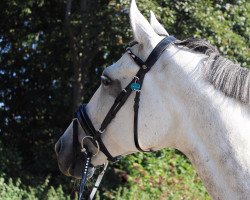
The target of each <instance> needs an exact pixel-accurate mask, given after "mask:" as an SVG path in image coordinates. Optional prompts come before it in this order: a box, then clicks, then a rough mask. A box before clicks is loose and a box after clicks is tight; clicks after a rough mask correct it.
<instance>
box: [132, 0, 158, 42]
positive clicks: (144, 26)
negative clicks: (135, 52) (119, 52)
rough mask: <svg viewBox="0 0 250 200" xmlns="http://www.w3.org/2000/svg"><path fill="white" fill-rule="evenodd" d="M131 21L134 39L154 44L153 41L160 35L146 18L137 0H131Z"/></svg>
mask: <svg viewBox="0 0 250 200" xmlns="http://www.w3.org/2000/svg"><path fill="white" fill-rule="evenodd" d="M130 23H131V26H132V30H133V34H134V39H135V40H136V41H137V42H139V43H141V44H145V45H148V44H152V42H151V41H152V40H153V41H154V40H156V39H157V38H158V37H159V36H158V35H157V34H156V33H155V31H154V30H153V28H152V26H151V25H150V24H149V22H148V21H147V20H146V18H145V17H144V16H143V15H142V14H141V13H140V11H139V10H138V8H137V5H136V2H135V0H132V1H131V7H130Z"/></svg>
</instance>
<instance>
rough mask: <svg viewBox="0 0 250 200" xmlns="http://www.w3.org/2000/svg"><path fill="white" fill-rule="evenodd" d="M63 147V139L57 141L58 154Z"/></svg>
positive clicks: (56, 150) (56, 149)
mask: <svg viewBox="0 0 250 200" xmlns="http://www.w3.org/2000/svg"><path fill="white" fill-rule="evenodd" d="M61 148H62V142H61V140H58V141H57V143H56V144H55V152H56V155H58V154H59V153H60V151H61Z"/></svg>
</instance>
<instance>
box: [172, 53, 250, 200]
mask: <svg viewBox="0 0 250 200" xmlns="http://www.w3.org/2000/svg"><path fill="white" fill-rule="evenodd" d="M179 53H180V55H178V54H179ZM176 56H181V57H182V59H181V60H182V61H180V59H179V60H178V65H179V66H180V65H181V68H182V70H183V73H184V74H186V75H187V76H185V75H183V76H182V77H183V79H182V80H181V79H180V78H179V77H178V80H177V79H176V80H175V81H177V82H178V81H181V82H182V83H180V82H179V84H180V85H184V87H183V88H182V89H180V91H179V92H180V94H181V97H179V98H180V99H179V100H180V102H182V103H180V104H182V105H180V107H181V108H184V110H182V111H181V116H182V117H181V118H182V125H180V128H179V130H178V131H177V134H178V133H179V135H178V136H177V138H178V140H179V141H175V142H174V145H173V146H174V147H176V148H177V149H179V150H181V151H182V152H183V153H184V154H185V155H186V156H187V157H188V158H189V159H190V160H191V162H192V163H193V164H194V166H195V167H196V169H197V171H198V174H199V175H200V177H201V179H202V180H203V182H204V184H205V186H206V188H207V190H208V192H209V193H210V195H211V196H212V197H213V198H214V199H247V198H249V196H250V159H249V156H250V123H249V121H250V107H249V105H244V104H242V103H241V102H239V101H237V100H235V99H230V98H228V97H226V96H225V95H224V94H222V93H221V92H220V91H217V90H215V89H214V88H213V86H212V85H211V84H210V83H208V82H206V81H205V79H204V77H203V76H202V69H201V67H202V65H203V64H202V63H203V58H204V57H201V56H198V55H196V54H194V53H191V52H187V51H181V52H178V53H177V54H176ZM195 56H196V58H195V59H193V61H192V62H185V60H186V61H187V60H190V58H191V57H195ZM185 58H186V59H185ZM173 62H175V58H174V57H173ZM175 63H176V62H175ZM187 63H189V64H187ZM190 63H193V65H192V64H190ZM190 76H193V77H199V78H196V79H195V78H192V79H190ZM185 77H186V80H185ZM188 77H189V78H188ZM183 83H185V84H183ZM188 83H189V84H188ZM177 84H178V83H177ZM181 90H182V91H181Z"/></svg>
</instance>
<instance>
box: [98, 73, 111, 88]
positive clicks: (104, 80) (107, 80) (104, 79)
mask: <svg viewBox="0 0 250 200" xmlns="http://www.w3.org/2000/svg"><path fill="white" fill-rule="evenodd" d="M101 81H102V84H103V85H105V86H108V85H110V84H111V83H112V80H111V79H110V78H108V77H107V76H103V75H102V76H101Z"/></svg>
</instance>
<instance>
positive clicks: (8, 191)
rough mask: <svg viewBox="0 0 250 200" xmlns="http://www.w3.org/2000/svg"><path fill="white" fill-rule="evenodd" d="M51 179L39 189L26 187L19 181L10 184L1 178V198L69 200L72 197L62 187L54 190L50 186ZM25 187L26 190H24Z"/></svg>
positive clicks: (5, 199) (16, 199) (11, 181)
mask: <svg viewBox="0 0 250 200" xmlns="http://www.w3.org/2000/svg"><path fill="white" fill-rule="evenodd" d="M48 183H49V179H48V178H47V179H46V180H45V182H44V183H43V184H42V185H41V186H39V187H37V188H34V187H24V186H23V185H22V182H21V181H20V180H19V179H18V180H17V181H16V182H13V180H12V179H9V181H8V182H6V181H5V179H4V178H0V197H1V199H2V200H69V199H70V197H69V196H68V195H66V194H65V193H64V191H63V190H62V187H61V186H60V187H58V188H54V187H52V186H50V187H49V186H48ZM22 187H24V188H22Z"/></svg>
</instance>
